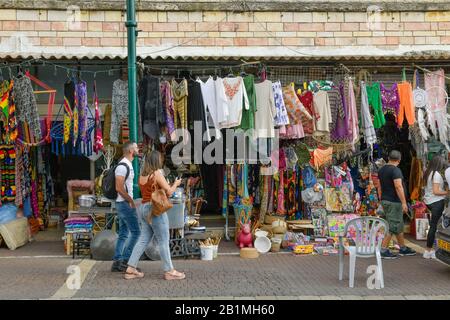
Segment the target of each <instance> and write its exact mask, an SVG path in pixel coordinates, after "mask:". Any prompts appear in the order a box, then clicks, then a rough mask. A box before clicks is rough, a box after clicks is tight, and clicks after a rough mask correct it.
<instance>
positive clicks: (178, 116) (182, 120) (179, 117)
mask: <svg viewBox="0 0 450 320" xmlns="http://www.w3.org/2000/svg"><path fill="white" fill-rule="evenodd" d="M171 85H172V96H173V111H174V124H175V129H184V130H187V128H188V123H187V120H188V119H187V102H188V101H187V97H188V82H187V80H186V79H183V80H182V81H181V82H179V83H178V82H177V81H176V80H175V79H173V80H172V82H171ZM185 138H186V137H185V136H184V135H183V141H185V140H184V139H185Z"/></svg>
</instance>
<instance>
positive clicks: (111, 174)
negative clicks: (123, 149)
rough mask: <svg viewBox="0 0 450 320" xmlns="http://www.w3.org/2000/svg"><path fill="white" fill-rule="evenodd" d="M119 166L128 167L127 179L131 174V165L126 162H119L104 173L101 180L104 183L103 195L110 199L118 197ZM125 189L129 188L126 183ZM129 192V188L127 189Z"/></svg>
mask: <svg viewBox="0 0 450 320" xmlns="http://www.w3.org/2000/svg"><path fill="white" fill-rule="evenodd" d="M118 166H125V167H126V168H127V174H126V176H125V181H126V180H127V179H128V176H129V175H130V167H129V166H128V164H126V163H124V162H119V163H118V164H117V165H115V166H114V167H111V168H110V169H109V170H106V171H105V172H104V173H103V175H102V176H103V177H102V180H101V185H102V191H103V195H104V196H105V197H106V198H108V199H110V200H116V199H117V190H116V168H117V167H118ZM125 189H127V186H126V184H125ZM127 192H128V189H127Z"/></svg>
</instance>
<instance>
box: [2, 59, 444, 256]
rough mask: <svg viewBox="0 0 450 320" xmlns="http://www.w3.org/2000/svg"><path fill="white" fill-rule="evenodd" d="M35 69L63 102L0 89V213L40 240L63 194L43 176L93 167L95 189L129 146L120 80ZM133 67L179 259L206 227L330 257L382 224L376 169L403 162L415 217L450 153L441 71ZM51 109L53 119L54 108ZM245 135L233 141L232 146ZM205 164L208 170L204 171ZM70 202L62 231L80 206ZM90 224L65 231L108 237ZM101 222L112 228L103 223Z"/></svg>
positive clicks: (144, 148)
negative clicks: (0, 207)
mask: <svg viewBox="0 0 450 320" xmlns="http://www.w3.org/2000/svg"><path fill="white" fill-rule="evenodd" d="M33 63H35V64H36V66H37V67H36V68H38V69H39V68H55V70H57V69H58V68H59V69H63V68H65V69H66V70H68V72H67V79H65V80H64V81H62V83H60V86H58V88H59V87H61V88H62V89H61V90H59V89H58V90H55V89H52V88H51V87H50V86H48V85H46V84H45V83H44V82H43V81H41V80H39V79H37V78H36V77H34V76H32V75H31V73H30V72H25V73H24V74H18V75H17V77H16V76H14V77H12V79H10V80H9V81H3V82H2V86H1V92H0V93H1V96H2V99H1V106H2V112H1V118H0V129H1V145H0V166H1V168H2V170H1V180H0V184H1V187H2V189H1V190H2V193H1V202H2V204H7V203H10V204H11V203H13V204H14V205H15V206H17V207H21V206H22V207H23V211H24V215H25V216H26V217H28V218H29V222H30V223H31V226H32V228H31V229H32V231H33V230H34V231H36V226H38V227H37V229H39V228H40V229H45V227H46V226H48V222H49V220H51V219H50V217H51V216H52V210H56V209H57V208H56V205H57V204H58V207H61V206H60V204H61V201H59V200H61V195H60V194H55V190H54V184H55V183H54V181H55V180H56V181H57V183H58V184H62V183H63V184H64V186H63V187H62V188H60V189H65V188H66V186H67V183H65V181H64V182H61V179H59V178H58V176H57V175H55V174H54V172H53V171H54V170H53V169H52V164H55V163H56V165H58V163H60V162H61V161H63V159H68V158H70V157H75V158H76V159H80V161H79V162H80V163H81V160H82V159H87V160H88V162H87V163H89V161H90V163H91V164H93V166H92V167H89V168H86V170H85V171H84V172H85V173H86V172H88V175H89V176H90V178H91V180H90V183H93V180H94V179H96V178H99V177H100V176H101V175H102V173H103V172H104V170H106V169H109V168H111V166H113V165H114V164H115V163H116V161H117V160H118V159H119V153H120V152H116V150H119V149H118V148H120V145H121V144H122V143H124V142H126V141H128V140H129V129H128V116H129V115H128V90H127V86H128V83H127V79H126V72H124V70H126V68H123V67H119V68H109V69H105V70H98V69H96V71H90V70H88V69H86V70H83V69H81V68H80V67H78V68H77V69H75V68H71V67H67V66H66V67H63V66H58V68H56V67H55V64H54V63H50V62H47V63H46V64H45V65H43V64H42V61H41V60H39V59H36V60H33ZM224 64H225V63H224ZM19 65H20V66H21V64H18V66H19ZM139 67H140V68H139V69H140V70H139V83H138V86H139V90H138V101H139V112H138V115H137V116H138V128H139V130H138V131H139V143H140V147H141V152H142V155H144V154H145V153H146V152H148V151H149V150H151V149H153V148H157V149H158V150H160V151H162V152H163V153H165V154H166V162H165V163H166V168H165V171H166V175H167V177H168V179H169V180H171V181H172V180H174V179H175V177H177V176H182V177H183V187H184V189H183V191H181V193H182V194H183V196H182V198H183V200H182V203H180V205H181V204H182V208H181V209H180V208H178V209H177V211H178V212H181V214H178V217H177V219H178V218H179V217H182V223H181V222H180V221H181V220H178V222H180V223H178V222H177V227H176V228H173V229H178V231H174V233H173V236H172V238H173V240H174V243H173V246H174V247H175V246H177V248H181V247H180V246H182V245H180V243H181V242H180V241H178V240H179V239H186V238H187V237H188V236H190V237H195V238H196V240H202V241H205V240H206V239H205V238H208V236H209V235H208V234H207V233H206V232H205V231H207V230H206V228H205V227H204V226H202V220H201V216H202V215H205V214H216V215H220V214H221V215H223V217H225V218H226V226H225V228H224V232H223V233H224V238H226V239H230V238H231V236H233V233H234V238H235V243H236V244H238V238H239V234H240V233H241V232H240V231H241V228H242V226H243V225H246V224H250V226H251V228H250V230H251V234H252V237H253V241H255V239H256V236H255V233H256V232H257V231H266V232H267V235H266V237H268V238H270V240H271V248H272V247H273V251H278V250H279V249H280V248H281V249H286V250H287V249H290V250H292V251H293V252H298V253H301V252H310V251H311V250H310V248H311V247H306V246H311V245H312V246H313V248H314V249H315V252H319V253H322V254H329V253H336V245H337V244H336V241H335V239H336V237H337V236H338V235H339V233H340V232H342V230H343V226H344V225H345V223H346V221H348V220H350V219H351V218H353V217H355V216H358V215H378V214H380V213H382V209H381V208H380V206H379V201H378V196H379V193H378V189H377V179H376V171H377V170H378V168H379V167H380V166H381V165H382V162H381V161H378V160H379V159H380V158H383V157H386V155H387V153H388V152H389V151H390V150H391V149H393V148H400V149H401V150H400V151H402V153H403V154H404V155H405V161H403V162H402V167H401V169H402V171H403V172H404V175H405V176H409V172H411V177H409V179H408V184H409V190H410V199H411V200H413V201H415V202H413V207H414V208H416V205H417V204H418V203H420V199H421V194H420V193H421V181H420V178H418V177H420V176H421V175H420V174H416V172H420V170H422V169H423V167H424V166H425V165H426V163H427V161H428V160H429V159H430V157H431V155H432V154H436V153H443V154H444V153H447V152H448V142H447V136H448V124H447V123H446V121H442V120H443V119H444V118H445V119H446V112H447V111H446V107H447V103H448V96H447V93H446V92H447V91H448V90H447V87H446V82H445V79H447V78H448V77H447V76H445V72H444V68H446V66H443V67H442V68H438V67H439V65H436V68H437V71H433V70H429V69H424V68H422V67H420V66H417V65H416V66H414V67H413V68H411V67H409V69H406V68H403V67H398V66H397V67H395V68H394V71H393V70H392V69H391V68H388V69H389V70H388V71H383V72H381V71H380V72H378V71H379V70H378V69H379V68H378V66H364V65H363V66H351V65H349V66H344V65H342V64H339V65H336V66H326V65H324V66H314V67H312V66H297V65H291V66H286V65H270V63H267V64H265V63H261V62H256V63H240V64H238V65H236V66H234V67H233V66H231V67H229V66H227V67H225V66H221V65H219V66H214V67H211V66H202V65H199V63H197V64H193V65H192V66H190V65H189V64H184V65H183V66H178V65H173V66H171V65H170V64H169V63H166V64H165V65H155V63H154V62H151V63H146V62H143V63H142V64H140V65H139ZM2 68H3V67H2ZM380 68H381V67H380ZM38 69H36V70H38ZM380 70H381V69H380ZM383 70H385V69H383ZM101 73H105V74H108V76H109V77H110V78H108V81H109V82H110V84H111V87H110V88H109V90H105V85H104V84H103V83H101V82H99V80H98V78H96V77H98V76H99V75H100V74H101ZM32 83H34V84H35V87H36V88H33V85H32ZM37 86H39V87H40V88H41V89H42V88H43V89H44V90H40V89H38V88H37ZM99 88H101V89H99ZM105 91H107V92H106V93H105ZM24 92H28V95H25V94H24ZM155 92H156V94H155ZM40 94H46V95H49V99H48V103H47V108H46V114H44V116H42V111H41V112H40V113H41V116H39V112H38V106H37V102H36V101H35V100H33V97H34V99H36V98H35V96H37V95H40ZM89 97H92V99H90V98H89ZM27 99H28V100H27ZM30 99H31V100H30ZM58 99H59V100H60V101H59V100H58ZM55 100H58V103H61V104H60V108H54V107H53V106H54V104H55ZM40 101H41V102H42V98H41V99H40ZM45 102H47V100H46V99H45ZM25 105H26V106H27V107H26V108H25V107H24V106H25ZM30 105H31V108H30V107H29V106H30ZM53 109H55V111H54V112H53ZM56 110H58V111H56ZM196 123H199V124H200V125H199V126H197V127H196ZM198 128H200V131H201V132H200V133H201V136H202V138H201V139H200V141H198V140H197V139H196V129H198ZM207 129H208V130H207ZM180 130H184V131H180ZM249 130H250V134H248V135H244V136H243V137H242V135H241V133H240V132H241V131H244V132H248V131H249ZM229 132H231V133H232V135H229ZM189 136H190V137H191V139H186V140H185V138H188V137H189ZM235 141H237V143H232V144H231V146H230V145H229V144H228V143H229V142H235ZM180 142H181V145H182V146H189V148H186V149H185V150H187V151H186V152H184V149H183V152H184V153H182V157H181V158H182V160H184V159H188V160H190V161H184V162H183V161H181V164H180V163H177V162H176V161H174V159H173V157H172V155H173V150H174V149H175V148H177V146H180ZM175 150H176V149H175ZM175 152H176V151H175ZM178 155H179V154H178ZM205 155H209V156H211V157H212V158H213V159H214V160H215V161H212V162H208V161H205V158H204V157H205ZM199 156H200V158H199ZM51 159H58V161H55V160H51ZM61 169H63V170H62V171H69V172H70V171H71V168H70V167H65V168H62V167H58V170H57V171H61ZM407 173H408V174H407ZM77 179H80V180H82V179H85V178H82V177H77ZM97 181H98V179H97ZM100 191H101V188H99V186H98V184H97V185H95V186H94V190H93V189H92V187H91V189H90V190H89V192H88V193H90V194H92V195H95V196H96V197H97V199H101V197H102V195H101V192H100ZM68 193H69V192H68ZM67 200H68V203H69V208H68V210H67V211H66V212H65V213H66V218H68V219H70V218H71V217H69V213H71V212H72V211H73V212H72V213H74V212H76V211H77V210H76V209H73V207H74V206H76V204H78V200H73V199H72V198H71V197H68V199H67ZM65 205H66V204H64V203H63V204H62V207H64V206H65ZM419 207H420V205H418V206H417V208H419ZM66 208H67V207H66ZM111 208H112V207H108V208H106V209H101V210H106V211H108V210H113V209H111ZM418 210H419V209H417V210H416V211H418ZM91 211H92V210H91ZM54 212H56V211H54ZM91 214H92V213H89V212H88V217H84V218H89V221H88V220H86V221H84V220H83V221H81V220H80V221H75V223H72V224H71V222H73V221H70V220H68V221H66V222H67V225H68V226H70V228H68V229H72V230H73V229H75V230H76V229H77V228H78V227H82V228H81V229H88V230H87V231H88V232H91V231H92V230H93V229H94V227H95V226H97V229H100V230H103V229H104V227H100V228H99V227H98V225H99V223H98V221H96V217H95V216H90V215H91ZM233 215H234V219H233V218H232V217H233ZM72 218H73V217H72ZM412 218H413V219H414V218H417V219H421V218H422V216H421V215H420V214H417V215H416V216H414V217H412ZM102 222H104V223H105V222H106V225H107V226H109V227H110V225H111V223H110V221H109V220H108V219H106V221H102ZM77 224H78V225H77ZM420 228H421V230H422V229H423V227H420ZM84 231H86V230H84ZM233 231H234V232H233ZM177 239H178V240H177ZM177 241H178V243H177ZM259 242H261V241H259ZM280 242H281V243H280ZM197 243H198V241H197ZM254 244H255V243H254V242H253V243H252V245H254ZM278 245H279V246H278ZM302 246H305V247H302ZM177 250H178V249H177ZM174 251H176V250H174ZM181 251H182V249H179V250H178V252H181Z"/></svg>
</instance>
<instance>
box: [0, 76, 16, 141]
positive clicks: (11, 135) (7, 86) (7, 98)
mask: <svg viewBox="0 0 450 320" xmlns="http://www.w3.org/2000/svg"><path fill="white" fill-rule="evenodd" d="M13 86H14V81H13V80H11V81H10V82H9V83H8V82H7V81H4V82H3V84H2V88H0V112H1V116H0V120H1V119H2V118H3V120H4V121H3V123H4V129H5V135H4V138H3V140H4V141H5V142H6V143H12V142H14V141H15V140H16V138H17V135H18V132H19V131H18V127H17V120H16V105H15V104H14V98H13V95H12V91H13Z"/></svg>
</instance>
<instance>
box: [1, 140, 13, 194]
mask: <svg viewBox="0 0 450 320" xmlns="http://www.w3.org/2000/svg"><path fill="white" fill-rule="evenodd" d="M0 175H1V177H0V186H1V188H0V203H1V202H14V201H15V199H16V150H15V147H14V146H13V145H0Z"/></svg>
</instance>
